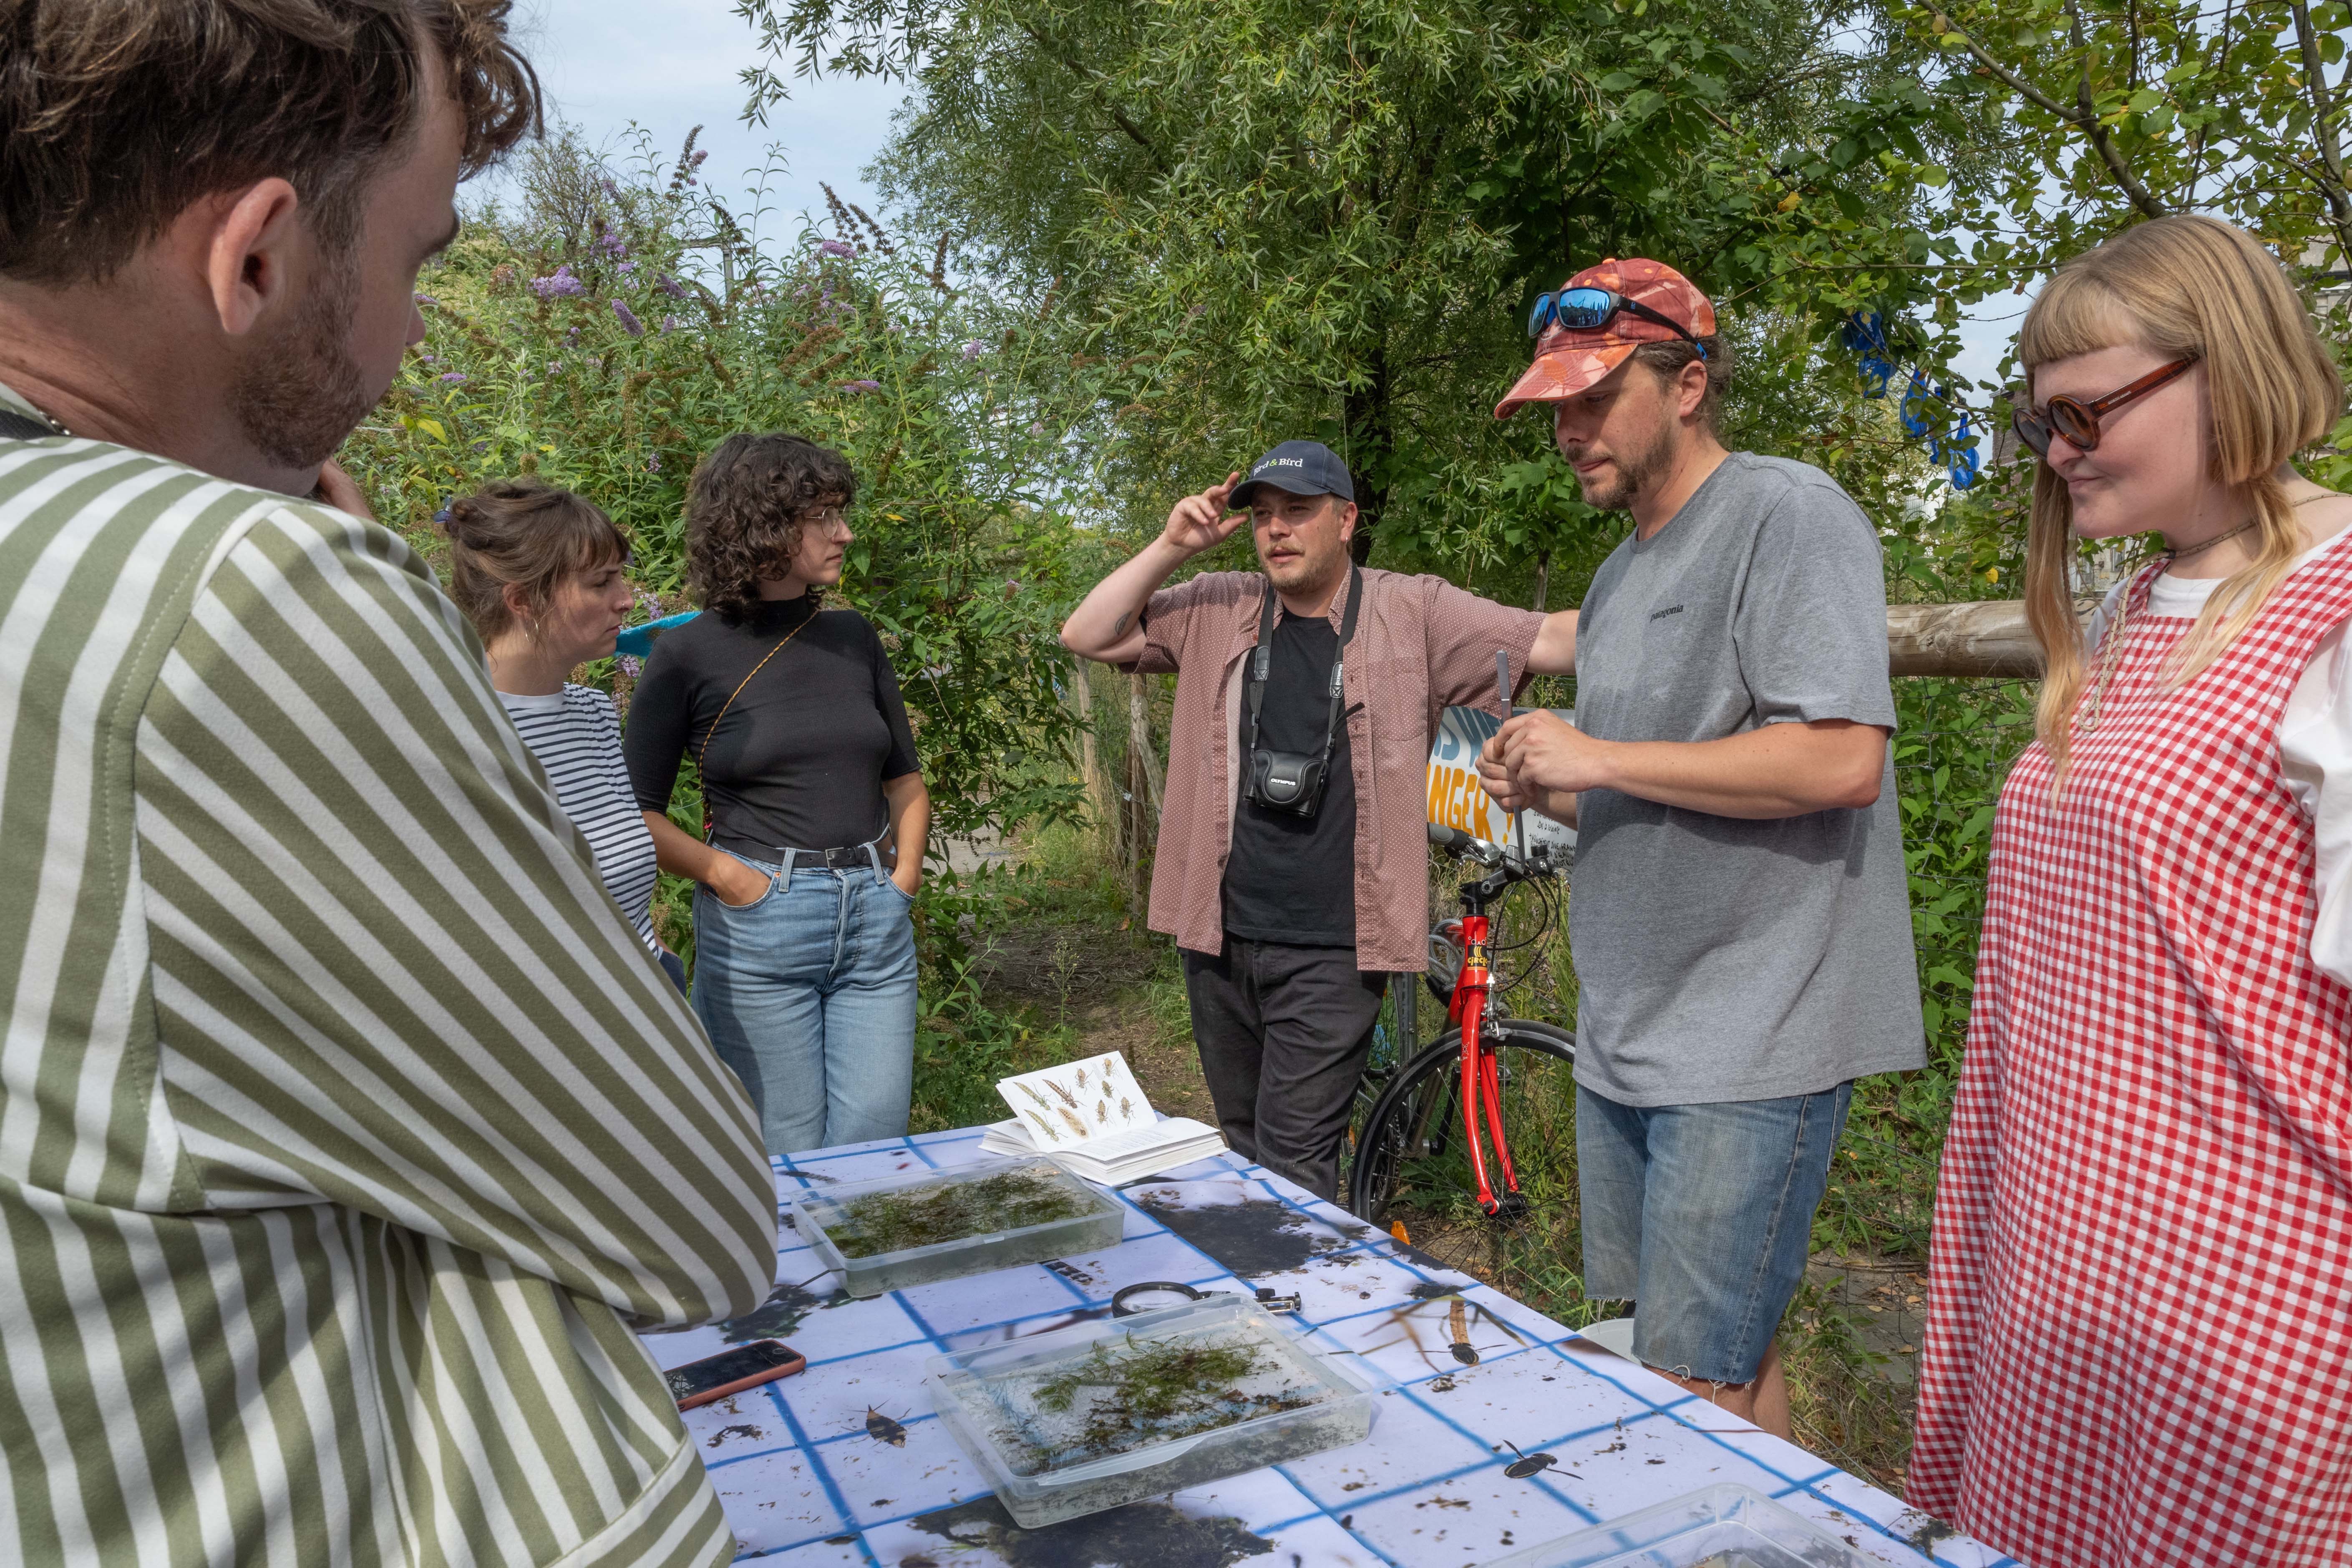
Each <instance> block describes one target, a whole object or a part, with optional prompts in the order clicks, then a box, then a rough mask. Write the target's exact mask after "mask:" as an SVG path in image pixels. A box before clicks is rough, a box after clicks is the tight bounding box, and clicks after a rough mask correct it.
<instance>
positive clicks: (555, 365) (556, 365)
mask: <svg viewBox="0 0 2352 1568" xmlns="http://www.w3.org/2000/svg"><path fill="white" fill-rule="evenodd" d="M562 368H563V362H562V360H560V359H551V360H549V361H548V362H547V374H550V375H553V374H555V373H556V372H558V371H560V370H562Z"/></svg>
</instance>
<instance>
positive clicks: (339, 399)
mask: <svg viewBox="0 0 2352 1568" xmlns="http://www.w3.org/2000/svg"><path fill="white" fill-rule="evenodd" d="M358 298H359V254H358V248H357V247H356V246H352V247H346V248H344V249H343V251H342V253H341V254H340V255H336V254H329V255H328V256H327V257H326V258H324V269H323V270H322V271H321V273H320V278H319V281H318V283H317V285H316V286H315V287H314V288H312V289H311V290H310V295H309V297H308V298H306V299H304V300H302V302H301V305H300V306H299V308H298V309H297V310H295V311H294V313H293V315H292V317H291V318H290V319H289V321H287V323H286V324H285V325H284V326H283V327H281V328H280V329H279V330H278V331H276V332H275V333H273V334H271V336H270V337H269V339H268V341H267V342H256V343H255V344H253V345H252V349H251V352H250V356H249V357H248V359H247V362H246V363H245V364H244V365H243V366H242V367H240V369H239V372H238V374H237V378H236V385H235V386H233V387H232V388H231V389H230V392H229V399H230V405H231V407H232V408H233V409H234V411H235V413H236V423H237V427H238V429H239V430H241V431H242V432H243V433H244V436H245V438H246V439H247V441H250V442H251V443H253V447H254V450H256V451H257V452H259V453H260V454H261V455H262V456H263V457H264V458H268V460H269V461H270V462H272V463H274V464H276V465H278V467H280V468H317V467H318V466H319V465H320V464H321V463H324V462H325V461H326V460H327V459H328V458H331V457H333V456H334V454H335V448H336V447H340V446H341V445H342V444H343V437H346V436H348V435H350V434H351V433H352V430H353V428H355V427H356V426H358V424H359V422H360V421H361V420H362V419H363V418H365V417H367V412H368V410H369V409H371V408H373V407H374V406H375V403H376V397H377V394H372V393H370V392H369V391H368V389H367V378H366V377H365V375H364V374H362V372H361V370H360V367H359V364H358V363H357V362H356V361H354V360H353V359H352V354H351V350H350V348H349V346H348V344H349V340H350V337H351V332H352V318H353V316H354V315H355V314H356V313H357V310H356V301H357V300H358Z"/></svg>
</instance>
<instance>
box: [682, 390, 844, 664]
mask: <svg viewBox="0 0 2352 1568" xmlns="http://www.w3.org/2000/svg"><path fill="white" fill-rule="evenodd" d="M856 495H857V475H856V471H855V470H854V469H852V468H850V466H849V459H848V458H845V457H843V456H842V455H841V454H840V453H838V452H836V451H835V450H834V449H833V448H832V447H820V446H818V445H817V444H816V443H815V442H814V441H811V440H807V439H805V438H803V437H799V436H786V435H783V434H782V433H781V432H779V433H777V434H774V435H768V436H754V435H751V434H748V433H746V434H742V435H736V436H730V437H727V439H725V440H724V441H721V442H719V445H718V446H717V447H714V448H713V449H712V450H711V453H710V455H709V457H707V458H703V459H702V461H701V462H700V463H698V464H697V465H696V466H695V469H694V478H693V479H690V480H688V482H687V487H686V583H687V587H688V591H690V592H691V593H692V594H693V595H694V598H695V602H696V603H698V604H699V605H701V606H702V607H703V608H704V609H706V610H709V612H710V613H711V614H713V615H715V616H719V618H720V619H721V620H724V621H730V622H732V621H740V620H742V619H743V618H744V617H745V616H749V615H750V614H751V606H752V605H754V604H756V603H757V602H758V600H759V597H760V579H761V578H762V577H775V576H779V575H781V574H782V573H783V572H784V571H785V569H786V568H787V566H788V565H789V563H791V561H792V559H793V556H795V555H797V554H798V553H799V552H800V548H801V514H802V513H803V512H804V511H806V510H808V509H809V508H810V507H813V506H815V505H817V504H818V503H819V502H822V501H826V500H832V499H834V498H835V497H838V498H840V503H841V504H842V505H843V506H847V505H848V504H849V503H850V501H851V500H855V499H856ZM809 592H810V593H811V594H812V595H814V594H815V593H816V592H817V590H816V589H814V588H812V589H810V590H809Z"/></svg>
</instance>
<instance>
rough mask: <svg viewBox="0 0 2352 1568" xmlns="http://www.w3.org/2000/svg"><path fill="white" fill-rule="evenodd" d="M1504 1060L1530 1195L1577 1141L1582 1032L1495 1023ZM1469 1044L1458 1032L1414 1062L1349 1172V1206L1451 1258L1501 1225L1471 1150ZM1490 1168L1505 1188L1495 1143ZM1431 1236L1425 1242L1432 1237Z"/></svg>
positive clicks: (1366, 1132)
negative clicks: (1491, 1219)
mask: <svg viewBox="0 0 2352 1568" xmlns="http://www.w3.org/2000/svg"><path fill="white" fill-rule="evenodd" d="M1495 1049H1496V1067H1497V1068H1498V1069H1499V1070H1500V1073H1501V1077H1502V1080H1503V1126H1504V1130H1505V1131H1506V1133H1507V1135H1508V1137H1509V1140H1510V1146H1511V1153H1512V1156H1513V1159H1514V1161H1515V1162H1516V1163H1517V1168H1518V1172H1519V1185H1520V1190H1521V1192H1522V1193H1526V1192H1528V1190H1529V1188H1530V1187H1537V1188H1540V1187H1541V1186H1543V1185H1544V1184H1545V1183H1546V1181H1547V1179H1548V1177H1549V1173H1550V1171H1551V1168H1552V1167H1553V1166H1554V1165H1555V1164H1557V1163H1559V1153H1560V1152H1562V1151H1566V1150H1570V1149H1572V1148H1573V1147H1574V1144H1575V1121H1576V1079H1575V1076H1574V1069H1575V1065H1576V1037H1575V1036H1574V1035H1572V1034H1570V1032H1569V1031H1567V1030H1566V1029H1563V1028H1559V1027H1558V1026H1555V1025H1551V1024H1545V1023H1540V1022H1538V1021H1537V1020H1535V1019H1532V1018H1505V1019H1502V1020H1501V1021H1500V1022H1499V1023H1498V1024H1497V1025H1496V1039H1495ZM1461 1079H1462V1042H1461V1041H1460V1039H1458V1038H1456V1039H1451V1040H1448V1041H1446V1042H1445V1043H1444V1044H1443V1045H1438V1046H1433V1047H1430V1048H1429V1049H1428V1050H1425V1051H1423V1052H1422V1053H1421V1055H1419V1056H1417V1057H1415V1058H1413V1059H1412V1061H1410V1062H1407V1063H1406V1064H1405V1065H1404V1066H1403V1067H1402V1068H1399V1069H1398V1070H1397V1073H1396V1076H1395V1077H1394V1078H1393V1079H1391V1080H1390V1082H1389V1085H1388V1088H1387V1090H1386V1092H1384V1093H1383V1094H1381V1098H1380V1100H1379V1102H1378V1103H1377V1104H1376V1105H1374V1106H1373V1108H1372V1110H1371V1114H1370V1116H1368V1117H1366V1118H1365V1119H1364V1123H1363V1127H1362V1129H1361V1131H1360V1132H1359V1133H1358V1134H1357V1137H1356V1147H1355V1157H1354V1159H1353V1161H1352V1162H1350V1164H1349V1173H1348V1200H1349V1202H1348V1206H1349V1209H1351V1210H1352V1211H1353V1212H1354V1214H1355V1215H1356V1217H1357V1218H1359V1219H1361V1220H1366V1221H1369V1222H1370V1223H1371V1224H1373V1225H1376V1226H1381V1227H1382V1228H1387V1227H1389V1226H1391V1225H1393V1224H1394V1223H1395V1222H1397V1221H1398V1220H1400V1219H1402V1220H1403V1221H1404V1222H1405V1224H1406V1226H1407V1232H1408V1234H1409V1235H1411V1236H1412V1238H1413V1245H1415V1246H1416V1247H1422V1249H1423V1251H1427V1252H1431V1253H1433V1255H1435V1256H1437V1257H1439V1258H1440V1259H1441V1261H1451V1259H1449V1258H1447V1256H1446V1255H1447V1254H1448V1253H1449V1252H1452V1251H1454V1250H1466V1248H1456V1247H1452V1246H1448V1245H1444V1240H1443V1238H1453V1239H1456V1240H1465V1241H1466V1240H1467V1239H1468V1238H1469V1237H1473V1236H1474V1235H1475V1234H1478V1233H1483V1232H1485V1231H1488V1230H1491V1229H1492V1226H1491V1225H1490V1224H1488V1223H1487V1222H1486V1216H1484V1215H1481V1214H1479V1212H1478V1208H1477V1205H1476V1202H1475V1195H1474V1194H1475V1184H1474V1183H1473V1181H1472V1179H1471V1175H1470V1163H1469V1160H1468V1159H1467V1157H1466V1156H1465V1153H1464V1152H1463V1151H1462V1148H1461V1144H1462V1136H1461V1134H1462V1100H1461ZM1486 1162H1487V1163H1486V1173H1487V1176H1488V1178H1489V1180H1491V1181H1492V1182H1493V1183H1494V1184H1495V1185H1496V1187H1497V1188H1499V1187H1500V1186H1501V1185H1502V1165H1501V1163H1500V1162H1499V1161H1497V1160H1496V1158H1495V1154H1494V1151H1493V1150H1491V1149H1489V1150H1488V1151H1487V1155H1486ZM1424 1238H1426V1239H1424Z"/></svg>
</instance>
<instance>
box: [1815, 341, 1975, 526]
mask: <svg viewBox="0 0 2352 1568" xmlns="http://www.w3.org/2000/svg"><path fill="white" fill-rule="evenodd" d="M1838 342H1841V343H1843V345H1844V346H1845V348H1846V349H1847V351H1848V352H1850V353H1853V354H1855V355H1856V356H1857V359H1856V362H1855V363H1856V368H1857V369H1858V370H1859V371H1860V372H1861V374H1862V391H1863V395H1864V396H1865V397H1884V396H1885V395H1886V388H1887V386H1888V384H1890V383H1892V382H1893V381H1894V379H1895V371H1896V370H1897V369H1899V368H1900V367H1899V366H1898V365H1896V363H1895V354H1894V351H1893V350H1892V349H1890V348H1889V347H1888V346H1887V342H1886V322H1885V318H1883V317H1882V316H1880V315H1879V313H1878V312H1877V311H1875V310H1856V311H1854V312H1853V314H1852V315H1850V316H1848V317H1847V318H1846V319H1845V325H1844V326H1843V327H1842V328H1841V329H1839V331H1838ZM1939 407H1940V408H1948V409H1951V410H1953V411H1954V412H1956V413H1957V414H1958V416H1959V421H1958V423H1957V424H1955V425H1954V426H1952V427H1951V429H1950V430H1949V431H1948V432H1947V431H1944V430H1942V429H1940V426H1941V425H1942V423H1943V421H1942V419H1941V418H1940V417H1939V416H1938V414H1937V409H1938V408H1939ZM1896 413H1897V416H1899V417H1900V418H1901V420H1902V422H1903V433H1904V434H1905V435H1906V436H1908V437H1911V438H1912V439H1913V440H1915V441H1918V442H1921V443H1922V444H1924V445H1925V446H1926V447H1927V460H1928V461H1929V462H1933V463H1940V464H1942V465H1943V467H1944V471H1945V473H1946V474H1947V475H1948V476H1949V477H1950V479H1951V481H1952V488H1953V489H1956V490H1964V489H1969V488H1970V487H1972V486H1973V485H1975V483H1976V482H1977V476H1978V471H1979V467H1978V466H1979V460H1980V459H1979V452H1978V445H1977V439H1976V434H1977V432H1976V416H1974V415H1973V414H1972V413H1970V412H1969V410H1968V409H1966V408H1963V407H1961V406H1960V405H1958V404H1956V403H1954V402H1953V401H1952V389H1951V388H1950V387H1949V386H1933V387H1931V386H1929V385H1928V384H1927V378H1926V377H1924V376H1922V375H1921V374H1919V373H1918V371H1917V370H1916V369H1915V370H1913V371H1912V372H1911V379H1910V384H1908V385H1907V386H1906V387H1905V388H1904V391H1903V401H1902V403H1901V405H1899V407H1898V408H1897V410H1896Z"/></svg>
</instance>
